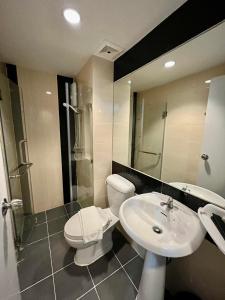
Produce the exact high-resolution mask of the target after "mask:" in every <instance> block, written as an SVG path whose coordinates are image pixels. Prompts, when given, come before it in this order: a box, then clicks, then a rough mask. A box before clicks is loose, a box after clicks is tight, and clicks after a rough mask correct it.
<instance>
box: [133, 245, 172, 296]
mask: <svg viewBox="0 0 225 300" xmlns="http://www.w3.org/2000/svg"><path fill="white" fill-rule="evenodd" d="M165 275H166V257H164V256H159V255H157V254H154V253H152V252H150V251H147V252H146V255H145V262H144V267H143V271H142V276H141V282H140V285H139V292H138V295H137V298H136V300H149V299H151V300H163V299H164V289H165Z"/></svg>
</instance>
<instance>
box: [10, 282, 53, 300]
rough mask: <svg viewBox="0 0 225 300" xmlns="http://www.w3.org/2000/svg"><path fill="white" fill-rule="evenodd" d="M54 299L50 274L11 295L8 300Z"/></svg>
mask: <svg viewBox="0 0 225 300" xmlns="http://www.w3.org/2000/svg"><path fill="white" fill-rule="evenodd" d="M31 299H32V300H40V299H42V300H54V299H55V295H54V288H53V278H52V276H50V277H48V278H46V279H45V280H43V281H41V282H39V283H37V284H36V285H34V286H32V287H31V288H29V289H27V290H26V291H24V292H22V293H21V294H19V295H16V296H13V297H11V298H10V300H31Z"/></svg>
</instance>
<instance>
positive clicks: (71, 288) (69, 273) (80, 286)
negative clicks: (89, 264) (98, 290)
mask: <svg viewBox="0 0 225 300" xmlns="http://www.w3.org/2000/svg"><path fill="white" fill-rule="evenodd" d="M54 278H55V287H56V297H57V299H60V300H61V299H66V300H74V299H76V298H77V297H80V296H81V295H83V294H84V293H85V292H87V291H88V290H89V289H91V288H92V287H93V284H92V281H91V278H90V275H89V273H88V270H87V268H86V267H78V266H76V265H75V264H72V265H70V266H68V267H66V268H65V269H62V270H60V271H59V272H57V273H55V274H54Z"/></svg>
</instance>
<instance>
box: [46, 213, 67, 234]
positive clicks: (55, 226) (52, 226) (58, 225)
mask: <svg viewBox="0 0 225 300" xmlns="http://www.w3.org/2000/svg"><path fill="white" fill-rule="evenodd" d="M67 220H68V217H66V216H64V217H60V218H58V219H55V220H53V221H49V222H48V232H49V235H50V234H53V233H56V232H59V231H62V230H64V225H65V223H66V222H67Z"/></svg>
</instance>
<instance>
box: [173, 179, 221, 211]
mask: <svg viewBox="0 0 225 300" xmlns="http://www.w3.org/2000/svg"><path fill="white" fill-rule="evenodd" d="M169 184H170V185H172V186H174V187H175V188H177V189H179V190H182V191H184V192H187V193H189V194H191V195H193V196H196V197H198V198H201V199H202V200H205V201H207V202H209V203H212V204H215V205H217V206H220V207H222V208H225V199H224V198H223V197H221V196H219V195H218V194H216V193H214V192H212V191H210V190H207V189H205V188H203V187H200V186H198V185H194V184H190V183H184V182H170V183H169Z"/></svg>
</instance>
